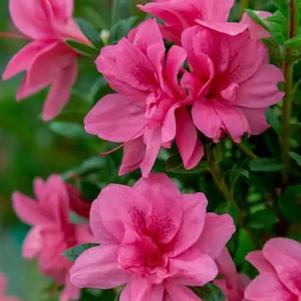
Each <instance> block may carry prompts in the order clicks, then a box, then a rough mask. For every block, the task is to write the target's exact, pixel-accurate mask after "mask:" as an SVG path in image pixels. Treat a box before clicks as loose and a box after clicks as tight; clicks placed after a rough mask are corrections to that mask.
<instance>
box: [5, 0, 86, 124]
mask: <svg viewBox="0 0 301 301" xmlns="http://www.w3.org/2000/svg"><path fill="white" fill-rule="evenodd" d="M9 9H10V14H11V17H12V19H13V22H14V23H15V25H16V27H17V28H18V29H19V30H20V31H21V32H22V33H23V34H24V35H25V36H26V37H28V38H29V39H30V40H32V41H31V42H30V43H29V44H27V45H26V46H25V47H24V48H23V49H21V50H20V51H19V52H18V53H17V54H16V55H15V56H14V57H13V58H12V59H11V61H10V62H9V63H8V65H7V67H6V69H5V71H4V73H3V79H4V80H7V79H9V78H11V77H13V76H15V75H16V74H17V73H20V72H22V71H25V72H26V75H25V78H24V79H23V81H22V83H21V85H20V87H19V90H18V92H17V100H21V99H23V98H26V97H28V96H30V95H32V94H34V93H36V92H37V91H39V90H41V89H43V88H45V87H47V86H50V90H49V93H48V97H47V99H46V102H45V104H44V109H43V119H44V120H45V121H48V120H51V119H52V118H54V117H56V116H57V115H58V114H59V113H60V111H61V110H62V108H63V106H64V105H65V104H66V103H67V102H68V99H69V97H70V91H71V87H72V85H73V84H74V82H75V80H76V77H77V62H76V58H77V53H76V52H75V51H74V50H72V49H71V48H69V47H68V46H66V45H65V43H64V40H65V39H67V38H69V39H73V40H76V41H80V42H82V43H88V41H87V40H86V38H85V37H84V36H83V34H82V33H81V32H80V30H79V28H78V27H77V25H76V23H75V22H74V21H73V19H72V13H73V0H47V1H45V0H26V1H24V0H10V1H9Z"/></svg>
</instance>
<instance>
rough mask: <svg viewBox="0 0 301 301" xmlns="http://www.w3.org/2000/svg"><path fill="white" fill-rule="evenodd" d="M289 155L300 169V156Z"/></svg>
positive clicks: (291, 153)
mask: <svg viewBox="0 0 301 301" xmlns="http://www.w3.org/2000/svg"><path fill="white" fill-rule="evenodd" d="M289 155H290V157H291V158H292V159H294V160H295V162H296V163H297V164H298V165H299V166H300V167H301V155H299V154H297V153H294V152H290V153H289Z"/></svg>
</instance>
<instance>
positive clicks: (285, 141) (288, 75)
mask: <svg viewBox="0 0 301 301" xmlns="http://www.w3.org/2000/svg"><path fill="white" fill-rule="evenodd" d="M288 5H289V12H290V18H289V38H293V37H294V36H295V35H296V33H297V22H296V7H295V0H289V2H288ZM286 54H287V59H286V62H285V63H284V68H283V72H284V77H285V87H284V92H285V97H284V102H283V107H282V161H283V165H284V168H283V172H282V179H283V184H284V185H286V184H287V182H288V175H289V163H290V162H289V161H290V157H289V151H290V136H291V129H290V120H291V115H292V102H293V72H294V62H293V61H291V60H290V50H289V49H288V50H287V53H286Z"/></svg>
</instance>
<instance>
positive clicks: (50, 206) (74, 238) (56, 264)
mask: <svg viewBox="0 0 301 301" xmlns="http://www.w3.org/2000/svg"><path fill="white" fill-rule="evenodd" d="M34 192H35V197H36V200H33V199H32V198H30V197H28V196H26V195H24V194H22V193H20V192H15V193H14V194H13V206H14V210H15V212H16V214H17V216H18V217H19V218H20V219H21V220H22V221H23V222H25V223H27V224H29V225H32V228H31V230H30V231H29V233H28V235H27V237H26V239H25V241H24V244H23V256H24V257H25V258H28V259H29V258H33V257H38V258H39V266H40V269H41V271H42V272H43V273H45V274H46V275H48V276H50V277H52V278H53V279H54V280H55V281H56V282H58V283H61V284H64V291H63V292H62V294H61V297H60V301H68V300H76V299H78V297H79V290H78V288H76V287H74V286H73V285H72V284H71V283H70V280H69V269H70V267H71V265H72V263H71V262H70V261H69V260H67V259H66V258H65V257H64V256H62V253H63V252H64V251H65V250H67V249H69V248H71V247H74V246H75V245H78V244H82V243H86V242H91V241H92V236H91V233H90V231H89V227H88V225H87V224H81V225H75V224H73V223H71V221H70V213H71V212H72V211H73V212H76V213H77V214H79V215H81V216H86V214H87V207H86V206H88V205H86V204H85V203H84V201H82V200H81V199H79V193H78V192H77V191H76V190H75V188H71V187H70V186H69V185H66V184H65V183H64V182H63V180H62V179H61V178H60V177H59V176H58V175H53V176H51V177H50V178H49V179H48V180H47V181H46V182H44V181H43V180H41V179H36V180H35V181H34Z"/></svg>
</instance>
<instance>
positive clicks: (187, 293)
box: [164, 281, 200, 301]
mask: <svg viewBox="0 0 301 301" xmlns="http://www.w3.org/2000/svg"><path fill="white" fill-rule="evenodd" d="M165 289H166V295H167V296H166V299H164V301H166V300H168V301H184V300H185V301H200V298H199V297H198V296H197V295H196V294H195V293H194V292H193V291H192V290H191V289H190V288H188V287H186V286H183V285H177V284H174V283H172V282H171V281H168V282H167V283H166V285H165Z"/></svg>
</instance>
